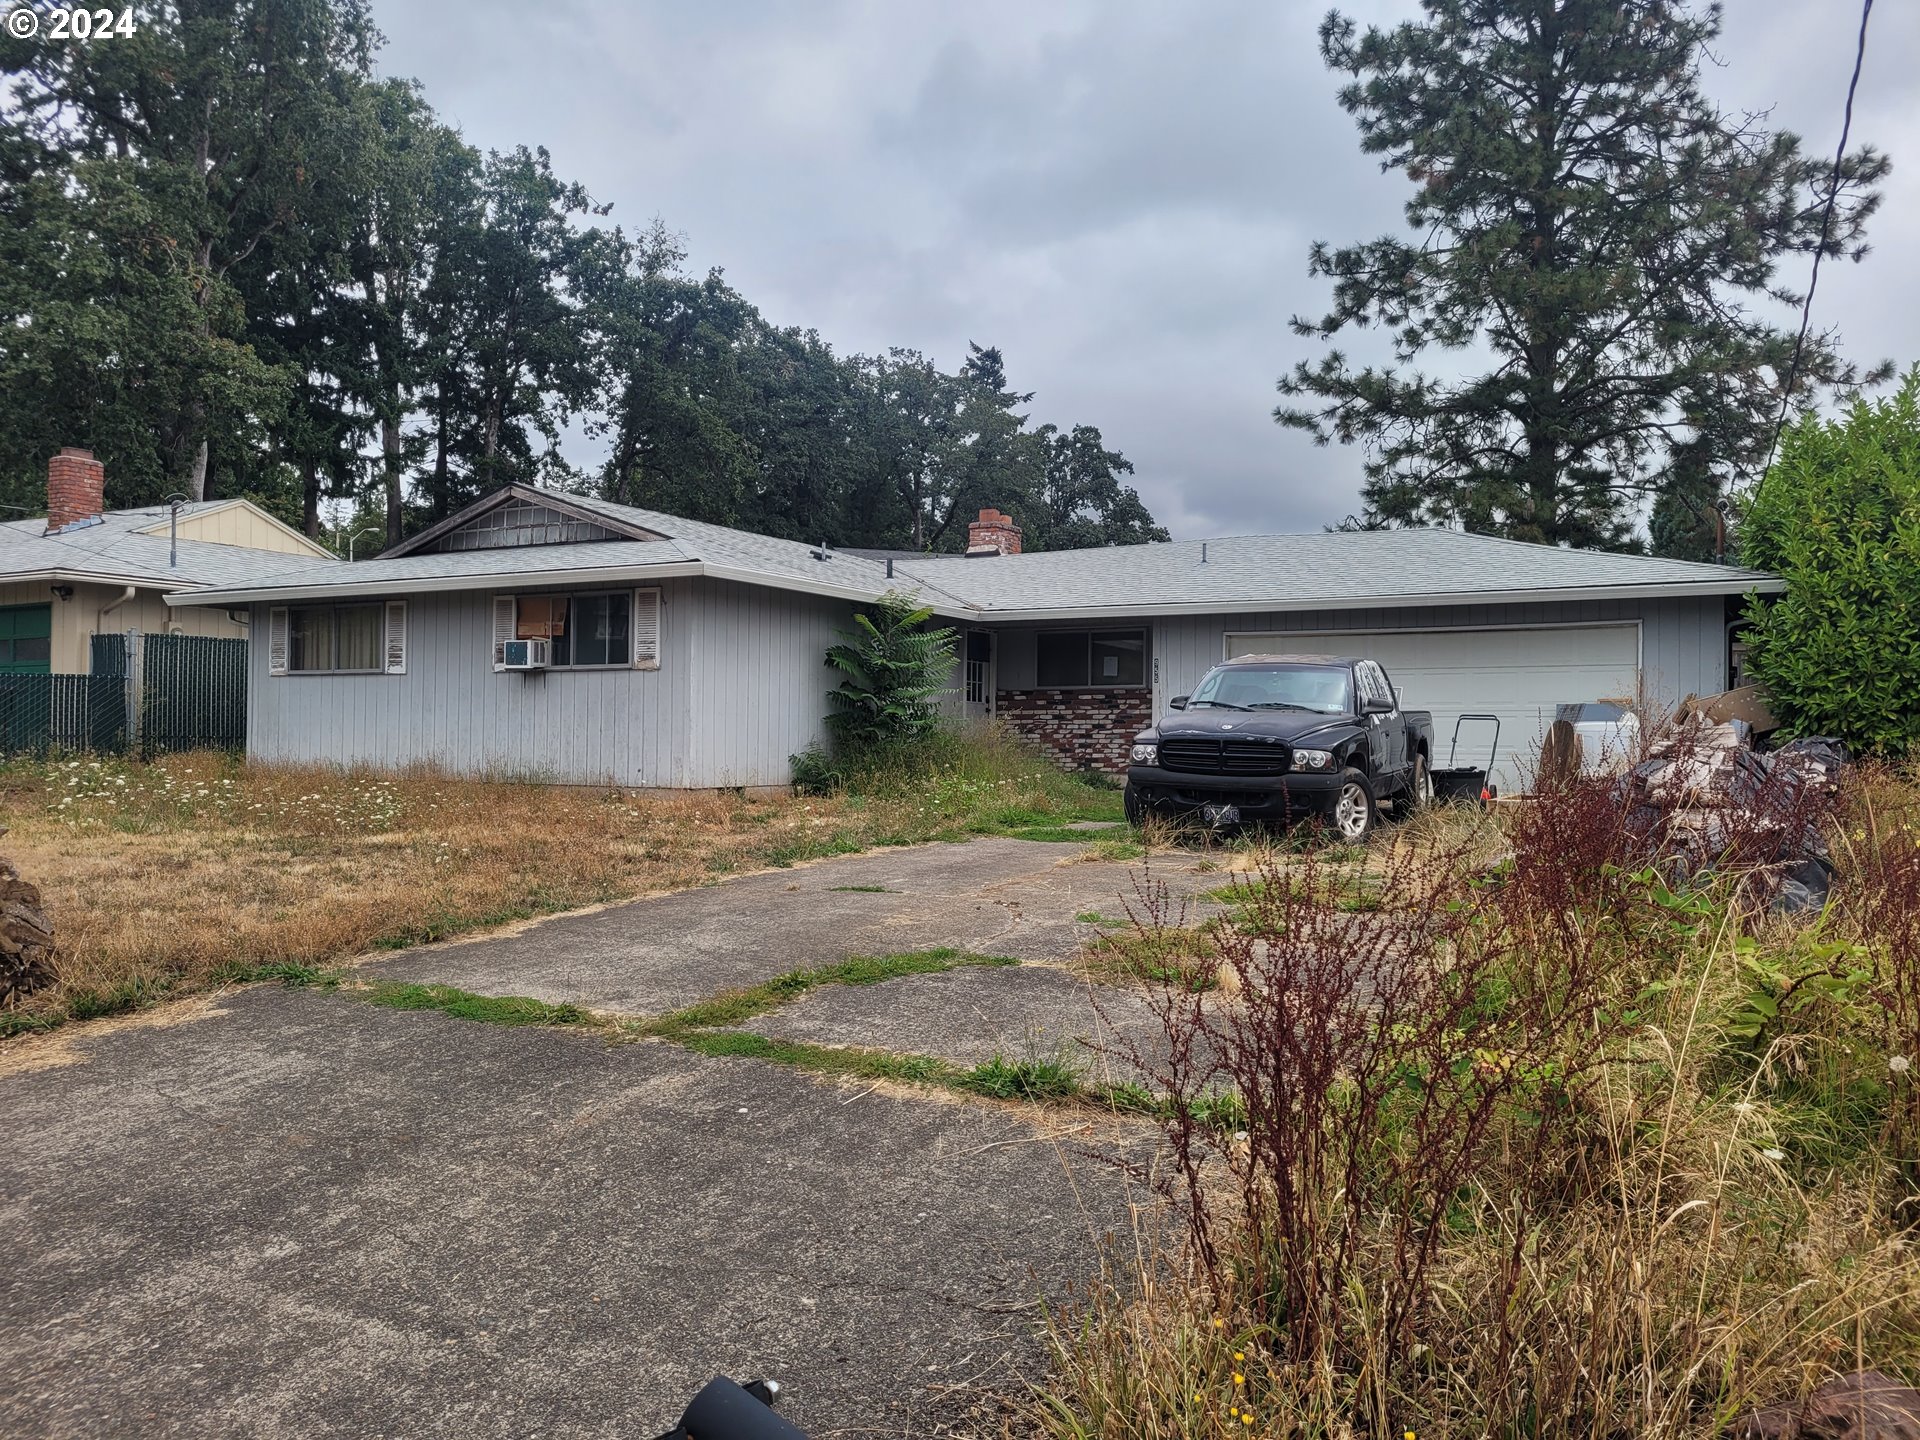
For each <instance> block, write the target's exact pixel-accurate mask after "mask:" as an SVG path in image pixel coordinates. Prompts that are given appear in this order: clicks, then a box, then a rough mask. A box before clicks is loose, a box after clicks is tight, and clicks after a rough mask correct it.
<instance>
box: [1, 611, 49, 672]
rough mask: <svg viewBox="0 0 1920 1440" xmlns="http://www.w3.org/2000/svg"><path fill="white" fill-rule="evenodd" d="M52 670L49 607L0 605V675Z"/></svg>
mask: <svg viewBox="0 0 1920 1440" xmlns="http://www.w3.org/2000/svg"><path fill="white" fill-rule="evenodd" d="M52 670H53V606H51V605H0V675H46V674H50V673H51V672H52Z"/></svg>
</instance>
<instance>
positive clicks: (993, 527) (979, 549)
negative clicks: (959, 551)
mask: <svg viewBox="0 0 1920 1440" xmlns="http://www.w3.org/2000/svg"><path fill="white" fill-rule="evenodd" d="M1019 553H1020V527H1019V526H1018V525H1016V524H1014V523H1013V517H1012V516H1011V515H1002V514H1001V513H1000V512H999V511H998V510H982V511H981V512H980V518H979V519H978V520H976V521H974V522H973V523H972V524H971V525H969V526H967V554H969V555H1018V554H1019Z"/></svg>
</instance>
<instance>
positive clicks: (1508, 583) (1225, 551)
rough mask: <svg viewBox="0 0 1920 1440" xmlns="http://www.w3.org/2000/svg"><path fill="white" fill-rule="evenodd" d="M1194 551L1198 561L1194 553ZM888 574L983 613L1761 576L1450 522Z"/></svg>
mask: <svg viewBox="0 0 1920 1440" xmlns="http://www.w3.org/2000/svg"><path fill="white" fill-rule="evenodd" d="M1203 551H1204V554H1205V559H1204V561H1203V560H1202V558H1201V557H1202V553H1203ZM896 569H897V570H904V571H905V572H906V573H908V574H910V575H913V576H915V577H917V578H922V579H925V580H927V581H928V582H930V583H932V584H934V585H937V586H939V587H940V588H941V589H942V590H944V591H947V592H949V593H952V594H954V595H958V596H961V597H962V598H964V599H965V600H966V601H968V602H969V603H970V604H972V605H973V606H975V607H977V608H980V609H983V610H1012V611H1044V612H1049V613H1058V612H1062V611H1070V610H1086V611H1089V612H1093V613H1100V614H1114V613H1124V612H1126V611H1127V610H1129V609H1134V610H1139V609H1142V608H1145V609H1148V610H1151V609H1153V608H1155V607H1156V606H1160V605H1176V604H1177V605H1178V606H1179V607H1180V608H1182V609H1190V610H1205V609H1215V610H1235V609H1248V610H1259V609H1275V610H1286V609H1321V608H1327V609H1337V608H1340V607H1343V606H1349V605H1356V604H1380V603H1400V604H1416V603H1421V602H1423V601H1425V600H1427V599H1428V598H1429V597H1431V598H1433V599H1434V600H1436V601H1439V600H1444V599H1446V598H1448V597H1462V596H1473V597H1481V596H1486V597H1489V598H1498V595H1499V594H1500V593H1503V592H1514V593H1519V594H1528V595H1540V596H1544V597H1547V598H1551V597H1552V596H1553V595H1554V594H1556V593H1560V592H1564V593H1566V594H1569V595H1572V594H1579V593H1584V592H1590V591H1611V590H1620V589H1635V588H1638V587H1643V586H1644V587H1650V588H1663V589H1675V590H1686V589H1704V588H1705V587H1708V586H1714V587H1718V588H1720V589H1721V590H1723V591H1726V592H1729V593H1736V594H1737V593H1740V592H1742V591H1744V590H1747V589H1749V588H1752V587H1754V586H1756V585H1759V586H1763V587H1765V586H1768V585H1769V582H1772V578H1773V577H1771V576H1769V575H1766V574H1764V573H1763V572H1761V571H1757V570H1738V569H1733V568H1731V567H1728V566H1721V565H1700V564H1695V563H1693V562H1691V561H1686V560H1662V559H1656V558H1652V557H1649V556H1644V555H1612V554H1605V553H1602V552H1599V551H1593V550H1561V549H1556V548H1555V547H1553V546H1549V545H1527V544H1522V543H1520V542H1518V541H1513V540H1500V539H1496V538H1494V537H1492V536H1487V535H1466V534H1462V533H1460V532H1459V531H1455V530H1368V531H1355V532H1334V533H1325V534H1316V535H1241V536H1233V537H1229V538H1227V539H1221V540H1176V541H1172V542H1170V543H1160V544H1151V545H1124V546H1122V545H1116V546H1110V547H1108V548H1106V549H1101V550H1062V551H1054V552H1051V553H1049V552H1044V551H1043V552H1040V553H1037V554H1032V555H996V556H989V557H985V558H977V559H968V558H966V557H964V556H937V557H936V556H928V557H922V558H921V559H918V560H911V561H905V562H900V563H899V564H897V565H896Z"/></svg>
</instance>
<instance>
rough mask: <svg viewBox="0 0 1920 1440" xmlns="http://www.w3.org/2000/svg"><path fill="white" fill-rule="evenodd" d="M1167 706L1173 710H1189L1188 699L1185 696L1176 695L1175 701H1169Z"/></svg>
mask: <svg viewBox="0 0 1920 1440" xmlns="http://www.w3.org/2000/svg"><path fill="white" fill-rule="evenodd" d="M1167 706H1168V708H1169V709H1173V710H1184V709H1186V708H1187V697H1186V696H1185V695H1176V696H1174V697H1173V699H1171V700H1169V701H1167Z"/></svg>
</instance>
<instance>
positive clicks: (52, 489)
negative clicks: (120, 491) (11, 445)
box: [47, 446, 107, 535]
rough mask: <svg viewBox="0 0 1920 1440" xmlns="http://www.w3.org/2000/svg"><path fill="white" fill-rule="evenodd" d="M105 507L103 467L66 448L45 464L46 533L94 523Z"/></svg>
mask: <svg viewBox="0 0 1920 1440" xmlns="http://www.w3.org/2000/svg"><path fill="white" fill-rule="evenodd" d="M106 508H107V467H106V466H104V465H102V464H101V463H100V462H99V461H98V460H96V459H94V458H93V452H92V451H91V450H76V449H74V448H73V447H72V446H68V447H67V448H66V449H64V450H62V451H61V452H60V453H59V454H58V455H56V456H54V457H53V459H51V460H49V461H48V462H47V534H49V535H51V534H53V532H54V531H56V530H64V529H66V527H67V526H69V525H78V524H79V523H80V522H81V521H83V520H98V519H99V518H100V513H101V511H103V510H105V509H106Z"/></svg>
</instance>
